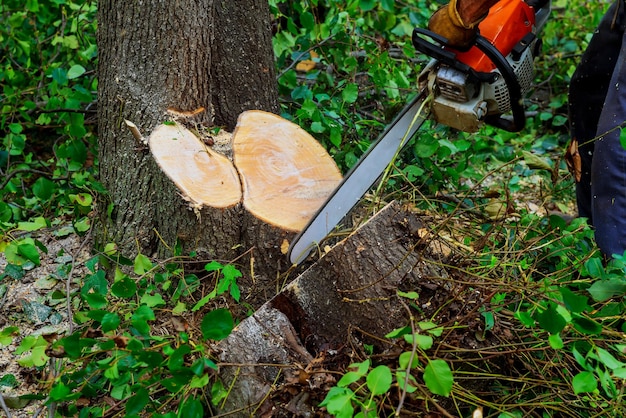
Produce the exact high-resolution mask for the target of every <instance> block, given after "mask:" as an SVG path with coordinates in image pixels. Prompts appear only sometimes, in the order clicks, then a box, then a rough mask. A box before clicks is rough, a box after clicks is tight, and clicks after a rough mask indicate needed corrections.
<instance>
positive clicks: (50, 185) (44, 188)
mask: <svg viewBox="0 0 626 418" xmlns="http://www.w3.org/2000/svg"><path fill="white" fill-rule="evenodd" d="M55 190H56V184H55V183H54V182H52V181H50V180H48V179H47V178H45V177H39V178H38V179H37V181H36V182H35V184H33V194H34V195H35V196H37V197H38V198H39V199H41V200H44V201H45V200H49V199H50V197H52V194H53V193H54V191H55Z"/></svg>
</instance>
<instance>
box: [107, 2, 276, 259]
mask: <svg viewBox="0 0 626 418" xmlns="http://www.w3.org/2000/svg"><path fill="white" fill-rule="evenodd" d="M269 19H270V17H269V9H268V4H267V2H266V1H264V0H241V1H237V2H226V1H218V0H202V1H197V2H194V1H189V0H183V1H179V2H173V3H171V2H160V1H156V0H148V1H144V2H128V3H124V4H120V3H118V2H114V1H111V0H103V1H101V2H100V3H99V5H98V23H99V25H98V26H99V32H98V44H99V65H100V67H99V70H98V71H99V74H98V80H99V87H98V95H99V99H98V121H99V146H100V173H101V180H102V182H103V183H104V185H105V187H106V188H107V189H108V190H109V193H110V194H109V196H108V199H109V201H108V202H103V204H102V205H101V208H102V215H103V218H104V222H105V228H104V231H103V234H102V235H101V237H100V241H105V240H106V241H109V240H111V241H114V242H116V243H118V245H119V246H120V249H121V250H122V251H123V252H124V254H127V255H132V254H133V253H135V252H136V251H141V252H143V253H145V254H152V253H154V252H158V253H160V254H162V255H164V254H167V252H168V250H167V247H168V246H170V247H171V246H173V245H174V244H175V242H176V240H177V239H178V240H181V241H182V242H183V245H184V248H185V249H188V250H192V249H195V248H196V247H197V246H200V247H204V248H206V249H207V250H208V252H209V255H210V256H213V257H228V256H229V254H230V253H231V249H232V248H233V246H235V245H236V244H238V243H239V242H240V237H241V234H242V229H241V222H240V221H239V219H240V218H239V217H238V216H235V217H233V216H231V215H232V213H229V211H231V210H230V209H229V210H226V211H223V212H221V213H219V212H218V213H212V214H211V215H209V214H202V213H201V214H200V215H206V216H200V217H198V216H197V214H195V213H194V212H192V211H190V210H188V207H187V205H186V203H185V202H184V201H182V200H181V199H180V198H179V196H178V194H177V192H176V189H175V188H174V187H173V185H172V184H171V183H170V181H169V180H168V179H167V178H166V177H165V176H164V175H163V174H161V173H160V170H159V169H158V167H157V166H156V164H155V162H154V161H153V159H152V157H151V156H150V155H149V153H147V152H145V151H144V150H142V149H140V147H138V143H137V141H136V140H135V139H134V138H133V136H132V135H131V134H130V132H129V131H128V129H127V128H126V127H125V126H124V119H128V120H130V121H132V122H134V123H135V124H136V125H137V126H138V127H139V129H140V130H141V131H142V133H143V134H144V135H148V134H149V133H150V132H151V131H152V129H154V127H155V126H156V125H157V124H159V123H160V122H162V121H163V120H164V119H165V118H166V117H165V114H166V110H167V109H168V108H171V109H175V110H178V111H193V110H196V109H200V108H203V109H204V111H202V112H199V113H198V114H197V115H196V116H194V118H193V121H194V122H196V123H199V124H203V125H217V126H225V127H226V128H227V129H229V130H232V128H233V127H234V126H235V123H236V120H237V116H238V115H239V114H240V113H241V112H242V111H244V110H248V109H263V110H267V111H274V112H275V111H277V110H278V105H277V103H278V101H277V93H276V91H275V72H274V62H273V54H272V44H271V32H270V20H269ZM109 204H110V206H109ZM107 208H112V209H110V214H108V213H106V212H107ZM233 210H237V209H233Z"/></svg>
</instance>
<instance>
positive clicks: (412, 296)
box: [396, 290, 419, 300]
mask: <svg viewBox="0 0 626 418" xmlns="http://www.w3.org/2000/svg"><path fill="white" fill-rule="evenodd" d="M396 293H397V294H398V296H400V297H401V298H406V299H411V300H416V299H419V294H418V293H417V292H403V291H401V290H397V291H396Z"/></svg>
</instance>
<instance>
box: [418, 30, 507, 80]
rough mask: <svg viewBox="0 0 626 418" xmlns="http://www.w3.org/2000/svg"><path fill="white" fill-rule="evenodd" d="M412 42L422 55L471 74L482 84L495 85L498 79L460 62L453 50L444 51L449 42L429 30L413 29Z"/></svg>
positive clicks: (493, 75) (491, 74)
mask: <svg viewBox="0 0 626 418" xmlns="http://www.w3.org/2000/svg"><path fill="white" fill-rule="evenodd" d="M423 36H425V37H428V38H430V39H432V40H433V41H435V42H437V43H438V44H439V46H437V45H435V44H434V43H432V42H429V41H428V40H426V39H424V38H423ZM412 41H413V46H414V47H415V49H417V50H418V51H419V52H421V53H422V54H426V55H428V56H429V57H432V58H434V59H435V60H437V61H439V62H442V63H444V64H446V65H448V66H449V67H452V68H455V69H457V70H459V71H461V72H462V73H464V74H469V75H470V77H472V78H473V79H475V80H477V81H479V82H481V83H482V82H486V83H493V82H494V81H496V79H497V76H496V75H495V74H493V73H485V72H481V71H476V70H474V69H473V68H472V67H470V66H469V65H467V64H465V63H463V62H461V61H459V60H458V59H457V58H456V53H454V52H453V51H451V50H448V49H444V46H447V45H448V40H447V39H446V38H444V37H443V36H441V35H439V34H438V33H435V32H432V31H430V30H428V29H423V28H415V29H413V36H412Z"/></svg>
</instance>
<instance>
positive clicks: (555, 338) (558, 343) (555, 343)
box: [548, 334, 564, 350]
mask: <svg viewBox="0 0 626 418" xmlns="http://www.w3.org/2000/svg"><path fill="white" fill-rule="evenodd" d="M548 342H549V343H550V347H552V348H553V349H555V350H561V349H562V348H563V347H564V344H563V339H562V338H561V335H560V334H550V336H549V337H548Z"/></svg>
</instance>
